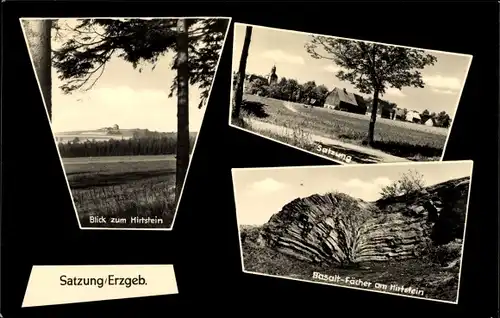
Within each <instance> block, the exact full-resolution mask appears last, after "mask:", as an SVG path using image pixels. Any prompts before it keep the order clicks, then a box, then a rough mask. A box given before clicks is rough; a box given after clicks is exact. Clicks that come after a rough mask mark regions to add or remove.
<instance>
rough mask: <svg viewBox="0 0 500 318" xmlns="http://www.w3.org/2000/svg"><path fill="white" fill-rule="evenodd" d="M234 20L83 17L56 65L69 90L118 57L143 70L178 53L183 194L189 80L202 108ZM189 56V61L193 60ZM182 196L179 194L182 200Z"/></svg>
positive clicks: (88, 84) (88, 82)
mask: <svg viewBox="0 0 500 318" xmlns="http://www.w3.org/2000/svg"><path fill="white" fill-rule="evenodd" d="M227 27H228V19H148V20H146V19H79V20H77V25H76V26H73V27H70V26H68V25H66V26H65V30H64V31H66V33H67V34H66V39H65V41H64V43H63V44H62V46H61V48H59V49H57V50H55V51H54V58H53V63H54V67H55V68H56V69H57V72H58V74H59V78H60V79H61V80H62V81H64V84H63V85H62V86H61V87H60V88H61V90H62V91H63V92H64V93H67V94H70V93H71V92H73V91H76V90H83V91H88V90H89V89H91V88H92V87H93V86H94V85H95V83H96V82H97V80H99V78H100V77H101V76H102V74H103V72H104V70H105V68H106V64H107V62H109V61H110V60H111V58H113V57H118V58H121V59H123V60H125V61H127V62H130V63H131V64H132V66H133V67H134V68H135V69H138V70H139V72H140V71H142V69H143V64H142V63H147V64H149V65H152V68H153V69H154V67H155V66H156V65H157V63H158V61H159V58H160V57H161V56H163V55H165V54H166V53H168V52H174V53H175V58H174V63H172V70H174V71H176V72H177V75H176V76H175V79H174V81H173V83H172V85H171V87H170V97H172V96H173V95H174V94H176V95H177V123H178V127H177V128H178V134H177V151H178V153H177V170H176V190H177V195H178V194H179V193H180V190H181V189H182V185H183V183H184V179H185V176H186V172H187V167H188V165H189V148H190V142H189V117H188V115H189V114H188V108H189V100H188V95H189V94H188V89H189V84H191V85H197V86H198V87H199V88H200V90H201V93H200V100H201V101H200V104H199V105H198V107H202V106H203V105H204V103H205V102H206V100H207V98H208V94H209V91H210V87H211V85H212V81H213V77H214V75H215V68H216V66H217V63H218V60H219V54H220V50H221V48H222V44H223V41H224V37H225V33H226V30H227ZM188 57H189V59H188ZM176 199H177V200H178V197H177V198H176Z"/></svg>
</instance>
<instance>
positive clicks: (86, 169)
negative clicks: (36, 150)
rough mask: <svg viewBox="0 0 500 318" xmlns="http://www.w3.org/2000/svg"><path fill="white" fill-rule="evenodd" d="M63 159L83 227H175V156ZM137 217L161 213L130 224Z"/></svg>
mask: <svg viewBox="0 0 500 318" xmlns="http://www.w3.org/2000/svg"><path fill="white" fill-rule="evenodd" d="M63 163H64V169H65V171H66V176H67V178H68V182H69V185H70V188H71V193H72V195H73V200H74V203H75V207H76V210H77V212H78V217H79V218H80V223H81V226H82V227H120V228H127V227H130V228H138V227H155V228H158V227H160V228H169V227H170V226H171V223H172V220H173V217H174V213H175V209H176V206H175V164H176V161H175V156H173V155H168V156H119V157H115V156H113V157H84V158H63ZM91 216H94V217H100V216H102V217H104V218H105V219H106V223H94V222H91V218H90V217H91ZM133 217H145V218H147V217H150V218H158V219H161V221H160V222H162V223H157V224H137V223H136V224H131V223H130V219H131V218H133ZM112 220H115V221H116V223H115V222H112Z"/></svg>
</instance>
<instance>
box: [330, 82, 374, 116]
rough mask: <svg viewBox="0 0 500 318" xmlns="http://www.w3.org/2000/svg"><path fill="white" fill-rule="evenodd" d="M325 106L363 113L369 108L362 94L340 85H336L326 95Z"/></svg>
mask: <svg viewBox="0 0 500 318" xmlns="http://www.w3.org/2000/svg"><path fill="white" fill-rule="evenodd" d="M324 107H325V108H330V109H336V110H342V111H347V112H350V113H357V114H363V115H364V114H365V113H366V110H367V106H366V102H365V100H364V98H363V97H362V96H360V95H357V94H354V93H351V92H348V91H347V90H346V89H345V88H344V89H340V88H338V87H335V88H334V89H333V90H332V91H331V92H330V93H329V94H328V95H327V96H326V99H325V104H324Z"/></svg>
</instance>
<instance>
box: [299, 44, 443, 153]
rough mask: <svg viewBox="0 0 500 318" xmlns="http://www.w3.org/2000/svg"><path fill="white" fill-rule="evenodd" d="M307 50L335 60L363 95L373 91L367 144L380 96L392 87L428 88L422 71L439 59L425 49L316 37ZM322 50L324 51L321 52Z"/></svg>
mask: <svg viewBox="0 0 500 318" xmlns="http://www.w3.org/2000/svg"><path fill="white" fill-rule="evenodd" d="M305 48H306V51H307V52H308V53H309V54H311V56H312V57H313V58H316V59H328V60H331V61H333V62H334V63H335V64H336V65H337V66H339V67H340V68H341V69H342V70H340V71H338V72H337V73H336V76H337V78H339V79H340V80H342V81H349V82H350V83H351V84H353V85H354V87H355V88H356V89H358V90H359V91H360V92H361V93H363V94H373V104H372V105H373V106H372V113H371V118H370V125H369V128H368V136H367V140H366V141H365V143H369V144H370V145H374V130H375V122H376V120H377V107H378V100H379V96H380V95H383V94H384V93H385V92H386V90H387V89H388V88H396V89H399V90H400V89H402V88H403V87H420V88H423V87H424V81H423V80H422V74H421V73H420V71H419V70H421V69H423V68H425V67H426V66H427V65H434V63H435V62H436V61H437V58H436V57H435V56H433V55H431V54H425V51H423V50H417V49H409V48H404V47H396V46H387V45H381V44H375V43H366V42H361V41H353V40H344V39H335V38H328V37H324V36H312V40H311V41H310V42H309V43H306V45H305ZM319 50H322V52H321V53H319V52H318V51H319Z"/></svg>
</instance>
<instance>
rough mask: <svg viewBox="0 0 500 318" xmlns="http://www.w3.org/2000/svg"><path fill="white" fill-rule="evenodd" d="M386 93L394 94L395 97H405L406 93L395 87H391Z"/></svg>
mask: <svg viewBox="0 0 500 318" xmlns="http://www.w3.org/2000/svg"><path fill="white" fill-rule="evenodd" d="M385 94H386V95H390V96H394V97H405V96H406V94H405V93H403V92H402V91H401V90H399V89H397V88H394V87H389V88H388V89H386V90H385Z"/></svg>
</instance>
